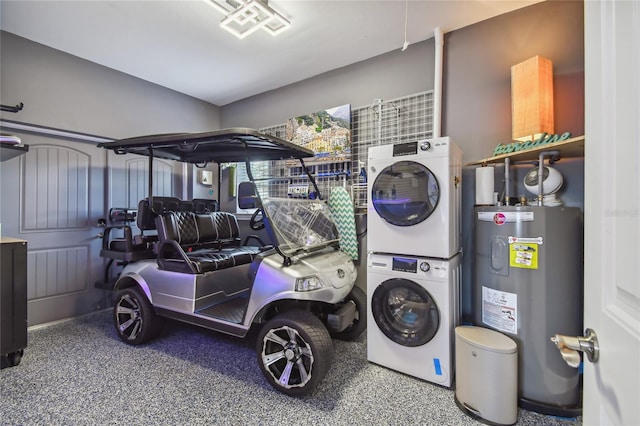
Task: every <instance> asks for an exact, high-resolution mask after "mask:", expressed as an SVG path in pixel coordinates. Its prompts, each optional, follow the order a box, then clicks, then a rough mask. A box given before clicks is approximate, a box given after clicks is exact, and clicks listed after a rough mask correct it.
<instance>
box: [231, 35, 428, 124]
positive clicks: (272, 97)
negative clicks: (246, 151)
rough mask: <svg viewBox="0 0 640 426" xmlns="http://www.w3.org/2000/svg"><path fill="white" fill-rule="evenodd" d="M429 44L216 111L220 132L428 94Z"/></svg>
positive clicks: (278, 122)
mask: <svg viewBox="0 0 640 426" xmlns="http://www.w3.org/2000/svg"><path fill="white" fill-rule="evenodd" d="M433 56H434V44H433V39H430V40H427V41H424V42H421V43H416V44H411V45H409V48H408V49H407V50H405V51H404V52H402V51H401V46H398V49H397V50H394V51H392V52H389V53H387V54H384V55H381V56H377V57H374V58H371V59H368V60H366V61H363V62H358V63H356V64H353V65H349V66H347V67H344V68H339V69H337V70H333V71H329V72H326V73H324V74H321V75H318V76H316V77H313V78H310V79H307V80H304V81H302V82H298V83H295V84H291V85H288V86H285V87H282V88H280V89H277V90H272V91H269V92H266V93H263V94H260V95H256V96H253V97H250V98H247V99H243V100H241V101H238V102H234V103H231V104H228V105H225V106H224V107H222V111H221V122H222V127H250V128H261V127H267V126H272V125H276V124H281V123H284V122H286V121H287V119H289V118H291V117H296V116H298V115H302V114H306V113H309V112H313V111H320V110H322V109H326V108H331V107H334V106H339V105H344V104H351V105H352V107H360V106H364V105H370V104H372V103H373V101H374V99H383V100H389V99H394V98H398V97H401V96H405V95H410V94H413V93H418V92H423V91H425V90H430V89H433V74H434V65H433V63H434V62H433Z"/></svg>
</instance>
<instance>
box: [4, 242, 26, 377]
mask: <svg viewBox="0 0 640 426" xmlns="http://www.w3.org/2000/svg"><path fill="white" fill-rule="evenodd" d="M0 328H1V329H0V356H1V360H0V361H1V365H2V367H5V366H11V367H13V366H16V365H18V364H20V360H21V359H22V355H23V353H24V349H25V348H26V347H27V242H26V241H24V240H19V239H16V238H11V237H0Z"/></svg>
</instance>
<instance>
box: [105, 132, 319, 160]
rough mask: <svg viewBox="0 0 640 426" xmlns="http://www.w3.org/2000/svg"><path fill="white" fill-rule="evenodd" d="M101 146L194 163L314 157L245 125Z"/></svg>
mask: <svg viewBox="0 0 640 426" xmlns="http://www.w3.org/2000/svg"><path fill="white" fill-rule="evenodd" d="M98 146H99V147H102V148H105V149H110V150H113V151H114V152H115V153H116V154H121V155H122V154H140V155H145V156H150V155H153V157H155V158H163V159H167V160H177V161H181V162H184V163H193V164H206V163H210V162H214V163H233V162H241V161H245V160H247V159H248V160H249V161H266V160H286V159H292V158H307V157H313V151H311V150H309V149H307V148H303V147H301V146H299V145H296V144H294V143H292V142H288V141H285V140H283V139H280V138H277V137H275V136H270V135H265V134H262V133H259V132H258V131H256V130H253V129H245V128H233V129H223V130H216V131H212V132H202V133H171V134H160V135H149V136H139V137H135V138H127V139H120V140H116V141H113V142H104V143H101V144H99V145H98ZM151 152H152V154H151Z"/></svg>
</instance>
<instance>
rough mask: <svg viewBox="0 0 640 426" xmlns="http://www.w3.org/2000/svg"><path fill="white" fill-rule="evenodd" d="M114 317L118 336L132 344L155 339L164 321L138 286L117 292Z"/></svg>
mask: <svg viewBox="0 0 640 426" xmlns="http://www.w3.org/2000/svg"><path fill="white" fill-rule="evenodd" d="M113 319H114V324H115V327H116V331H117V332H118V336H120V339H122V340H123V341H124V342H125V343H128V344H130V345H140V344H142V343H144V342H146V341H148V340H150V339H153V338H154V337H156V336H157V335H158V334H160V331H161V330H162V325H163V323H164V319H163V318H161V317H158V316H157V315H156V313H155V312H154V310H153V306H151V303H149V300H148V299H147V297H146V296H145V294H144V293H143V292H142V290H140V288H138V287H128V288H125V289H122V290H120V291H118V292H117V293H116V297H115V303H114V307H113Z"/></svg>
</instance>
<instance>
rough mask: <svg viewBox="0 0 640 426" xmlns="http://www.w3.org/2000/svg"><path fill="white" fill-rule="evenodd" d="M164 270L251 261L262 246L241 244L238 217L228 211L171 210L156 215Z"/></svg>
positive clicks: (209, 267)
mask: <svg viewBox="0 0 640 426" xmlns="http://www.w3.org/2000/svg"><path fill="white" fill-rule="evenodd" d="M156 227H157V229H158V246H157V247H158V249H157V255H158V266H159V267H160V269H164V270H169V271H175V272H182V273H191V274H200V273H205V272H210V271H217V270H220V269H224V268H229V267H232V266H238V265H244V264H249V263H251V262H252V261H253V259H254V257H255V256H256V255H257V254H258V253H260V251H261V249H260V247H254V246H246V245H242V244H241V240H240V235H239V233H240V228H239V227H238V221H237V219H236V217H235V216H234V215H233V214H231V213H227V212H209V213H194V212H176V211H170V212H167V213H164V214H160V215H158V217H157V218H156Z"/></svg>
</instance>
